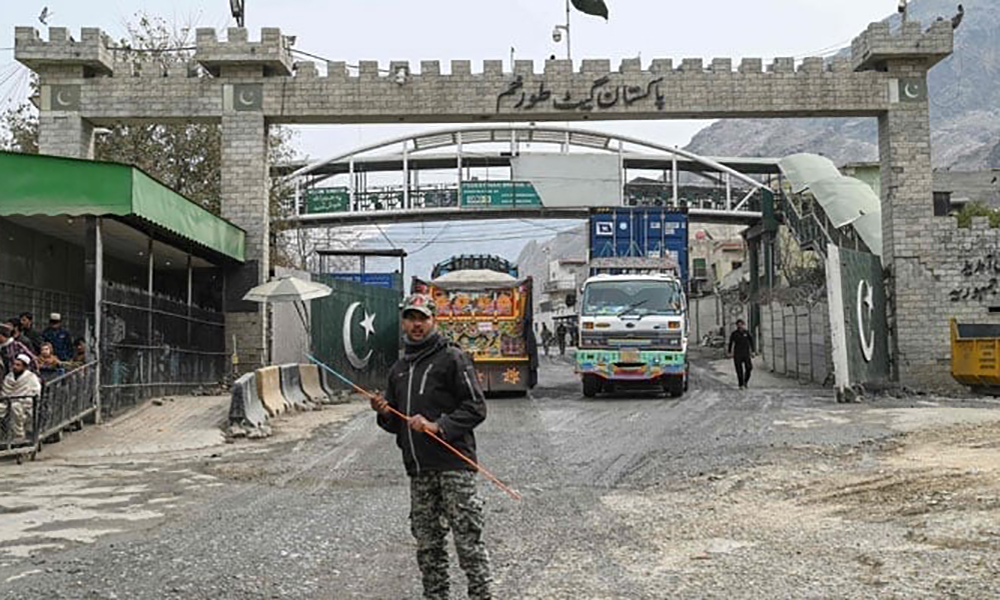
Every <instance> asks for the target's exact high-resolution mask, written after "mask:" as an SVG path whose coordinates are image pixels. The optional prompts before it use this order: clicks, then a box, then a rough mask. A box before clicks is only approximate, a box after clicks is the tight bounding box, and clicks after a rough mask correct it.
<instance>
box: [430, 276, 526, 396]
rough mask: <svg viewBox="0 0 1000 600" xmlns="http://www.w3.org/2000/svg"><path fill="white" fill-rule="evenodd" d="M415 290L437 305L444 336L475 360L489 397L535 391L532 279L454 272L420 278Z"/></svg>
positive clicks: (477, 371)
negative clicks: (425, 279) (427, 296)
mask: <svg viewBox="0 0 1000 600" xmlns="http://www.w3.org/2000/svg"><path fill="white" fill-rule="evenodd" d="M412 290H413V292H414V293H421V294H428V295H430V296H431V297H432V298H433V299H434V303H435V306H436V308H437V316H436V319H435V320H436V322H437V326H438V331H439V332H440V333H441V334H442V335H444V336H446V337H448V338H450V339H451V340H452V341H453V342H455V343H456V344H458V345H459V346H460V347H461V348H462V349H463V350H465V351H466V352H467V353H468V354H469V356H471V357H472V361H473V363H474V365H475V367H476V373H477V375H478V377H479V383H480V385H482V387H483V390H484V391H485V392H487V393H488V394H491V395H496V394H498V393H503V392H513V393H516V394H526V393H527V392H528V390H529V389H531V388H533V387H534V386H535V384H536V383H537V381H538V348H537V345H536V343H535V335H534V322H533V314H532V310H533V304H532V297H531V294H532V279H531V278H530V277H528V278H525V279H517V278H515V277H512V276H510V275H509V274H508V273H506V272H498V271H494V270H489V269H460V270H450V271H448V272H447V273H445V274H444V275H441V276H440V277H437V278H435V279H433V280H431V281H423V280H421V279H418V278H414V279H413V286H412Z"/></svg>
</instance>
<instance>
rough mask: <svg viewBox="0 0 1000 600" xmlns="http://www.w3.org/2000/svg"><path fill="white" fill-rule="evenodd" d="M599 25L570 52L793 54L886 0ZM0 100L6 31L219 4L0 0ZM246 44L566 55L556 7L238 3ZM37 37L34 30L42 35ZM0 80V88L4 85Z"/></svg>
mask: <svg viewBox="0 0 1000 600" xmlns="http://www.w3.org/2000/svg"><path fill="white" fill-rule="evenodd" d="M606 1H607V4H608V6H609V7H610V11H611V18H610V20H609V22H607V23H605V22H604V21H603V20H602V19H600V18H596V17H589V16H586V15H582V14H580V13H576V12H575V11H574V14H573V17H572V19H573V20H572V27H573V56H574V58H575V59H577V60H579V59H581V58H609V59H611V60H612V64H613V65H617V62H618V60H620V59H622V58H630V57H636V56H641V57H642V60H643V64H644V65H648V63H649V61H650V60H652V59H653V58H673V59H674V60H675V63H676V62H677V61H678V60H679V59H681V58H690V57H696V58H697V57H701V58H704V59H706V61H707V60H710V59H711V58H714V57H731V58H734V59H739V58H741V57H760V58H764V59H768V58H773V57H775V56H794V57H802V56H806V55H813V54H818V53H819V54H822V53H828V52H829V51H830V50H831V49H833V48H837V47H841V46H845V45H847V44H849V43H850V40H851V39H852V38H853V37H854V36H856V35H857V34H858V33H860V32H861V31H862V30H863V29H864V28H865V27H866V26H867V25H868V23H870V22H872V21H876V20H879V19H881V18H884V17H886V16H888V15H889V14H891V13H892V12H894V10H895V8H896V0H752V1H751V0H699V1H697V2H692V1H679V0H606ZM0 2H2V6H3V8H2V10H0V48H2V49H4V50H0V82H3V83H2V85H0V99H2V102H3V104H4V105H6V104H7V102H9V101H10V100H11V99H12V98H11V97H12V96H14V97H16V96H18V95H19V94H23V93H24V91H25V90H26V81H27V73H26V69H24V68H21V69H18V71H17V72H14V69H15V67H14V65H13V64H12V63H13V61H14V56H13V52H12V51H11V50H9V48H10V47H11V46H13V45H14V43H13V36H14V26H15V25H34V26H35V27H38V28H41V29H44V27H43V26H42V25H41V23H39V22H38V15H39V14H40V13H41V11H42V8H43V7H45V6H47V7H48V10H49V12H50V13H52V16H51V17H50V18H49V20H48V21H49V24H50V25H56V26H63V27H68V28H69V29H70V30H71V32H73V35H74V36H75V37H79V29H80V28H81V27H100V28H102V29H104V30H105V31H106V32H108V33H110V34H111V35H112V36H113V37H116V38H117V37H121V36H122V35H123V34H124V25H123V24H124V23H125V22H126V21H128V20H130V19H132V18H133V16H134V15H135V14H136V13H137V12H139V11H145V12H146V13H148V14H150V15H159V16H162V17H164V18H166V19H167V20H168V21H170V22H174V23H177V24H178V26H183V25H188V24H190V25H193V26H196V27H216V28H222V27H226V26H230V25H235V23H233V21H232V19H231V17H230V16H229V3H228V1H227V0H175V1H173V2H170V1H166V0H133V1H129V0H90V1H86V2H85V1H81V0H39V1H35V0H18V1H14V0H0ZM246 4H247V8H246V10H247V23H246V24H247V27H248V28H249V29H250V31H251V38H258V37H259V30H260V28H261V27H280V28H281V29H282V31H283V32H284V33H285V34H287V35H295V36H296V37H297V42H296V48H298V49H300V50H304V51H307V52H310V53H313V54H317V55H319V56H323V57H325V58H329V59H331V60H346V61H348V62H349V63H352V64H356V63H357V61H358V60H379V61H381V62H383V63H385V64H386V66H388V65H387V63H388V61H389V60H409V61H410V63H411V64H412V65H414V66H416V65H417V64H418V63H419V61H420V60H430V59H437V60H441V61H442V62H443V63H447V62H448V61H450V60H452V59H467V60H472V61H473V65H474V69H476V70H478V69H479V68H481V61H482V60H483V59H503V60H504V61H505V63H506V62H508V61H509V60H510V54H511V48H512V47H513V48H514V53H515V57H516V58H517V59H519V60H525V59H532V60H535V61H536V63H537V64H538V66H537V67H536V68H539V69H540V68H541V62H542V61H543V60H544V59H545V58H547V57H548V56H549V55H551V54H556V55H558V56H559V57H563V56H565V44H556V43H554V42H553V41H552V28H553V26H554V25H555V24H556V23H561V22H563V21H564V20H565V3H564V0H491V1H486V0H283V1H281V2H276V1H264V0H246ZM43 35H45V34H43ZM5 79H6V81H5ZM704 125H705V123H700V122H690V121H688V122H684V121H672V122H637V123H619V122H615V123H590V124H588V127H593V128H596V129H604V130H607V131H611V132H617V133H623V134H628V135H634V136H637V137H643V138H651V139H653V140H654V141H657V142H659V143H662V144H668V145H675V144H676V145H682V146H683V145H685V144H686V143H687V142H688V140H689V139H690V137H691V135H693V134H694V133H695V132H696V131H697V130H698V129H700V128H701V127H702V126H704ZM428 127H429V126H427V125H415V126H407V127H401V126H396V125H384V126H382V125H364V126H357V125H350V126H313V127H303V128H299V129H300V133H299V136H298V139H297V146H298V147H299V148H300V149H301V150H302V152H303V153H305V154H307V155H310V156H313V157H324V156H330V155H333V154H337V153H340V152H344V151H348V150H350V149H352V148H353V147H355V146H357V145H359V144H362V143H371V142H375V141H379V140H381V139H384V138H390V137H395V136H398V135H403V134H407V133H410V132H416V131H421V130H424V129H427V128H428Z"/></svg>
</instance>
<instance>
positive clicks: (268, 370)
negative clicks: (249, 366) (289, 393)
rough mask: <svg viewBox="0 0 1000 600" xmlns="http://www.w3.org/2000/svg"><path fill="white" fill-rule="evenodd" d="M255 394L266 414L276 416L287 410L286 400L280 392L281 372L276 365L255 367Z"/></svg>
mask: <svg viewBox="0 0 1000 600" xmlns="http://www.w3.org/2000/svg"><path fill="white" fill-rule="evenodd" d="M257 394H258V396H259V397H260V401H261V403H262V404H263V405H264V409H265V410H267V414H268V416H271V417H276V416H278V415H280V414H281V413H283V412H285V411H286V410H288V401H287V400H285V396H284V395H283V394H282V393H281V373H280V372H279V370H278V367H262V368H260V369H257Z"/></svg>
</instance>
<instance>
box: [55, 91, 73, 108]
mask: <svg viewBox="0 0 1000 600" xmlns="http://www.w3.org/2000/svg"><path fill="white" fill-rule="evenodd" d="M65 93H66V91H65V90H59V93H57V94H56V104H58V105H59V106H69V105H70V104H72V100H73V99H72V98H70V99H69V100H67V99H66V98H64V97H63V94H65Z"/></svg>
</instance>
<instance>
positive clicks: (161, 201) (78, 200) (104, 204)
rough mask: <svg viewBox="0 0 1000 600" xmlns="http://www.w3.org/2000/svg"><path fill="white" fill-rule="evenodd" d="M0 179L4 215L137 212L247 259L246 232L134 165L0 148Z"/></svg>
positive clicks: (207, 245) (216, 249)
mask: <svg viewBox="0 0 1000 600" xmlns="http://www.w3.org/2000/svg"><path fill="white" fill-rule="evenodd" d="M0 181H2V182H3V184H2V185H0V216H14V215H24V216H32V215H45V216H57V215H67V216H83V215H93V216H117V217H137V218H139V219H142V220H143V221H146V222H148V223H150V224H152V225H153V226H155V227H159V228H162V229H165V230H167V231H169V232H171V233H173V234H175V235H177V236H180V237H182V238H184V239H186V240H189V241H191V242H193V243H195V244H198V245H201V246H204V247H205V248H207V249H209V250H211V251H213V252H216V253H218V254H221V255H223V256H225V257H227V258H230V259H233V260H236V261H239V262H243V261H244V246H245V244H246V232H245V231H243V230H242V229H240V228H239V227H237V226H235V225H233V224H232V223H230V222H229V221H226V220H225V219H222V218H219V217H217V216H215V215H213V214H212V213H210V212H208V211H207V210H205V209H204V208H202V207H201V206H199V205H198V204H195V203H194V202H192V201H191V200H188V199H187V198H185V197H184V196H181V195H180V194H178V193H176V192H174V191H173V190H171V189H170V188H168V187H166V186H165V185H163V184H161V183H160V182H158V181H156V180H155V179H153V178H152V177H150V176H149V175H147V174H146V173H144V172H143V171H142V170H140V169H138V168H136V167H131V166H128V165H122V164H117V163H107V162H95V161H89V160H78V159H72V158H62V157H55V156H41V155H37V154H19V153H13V152H0Z"/></svg>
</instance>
